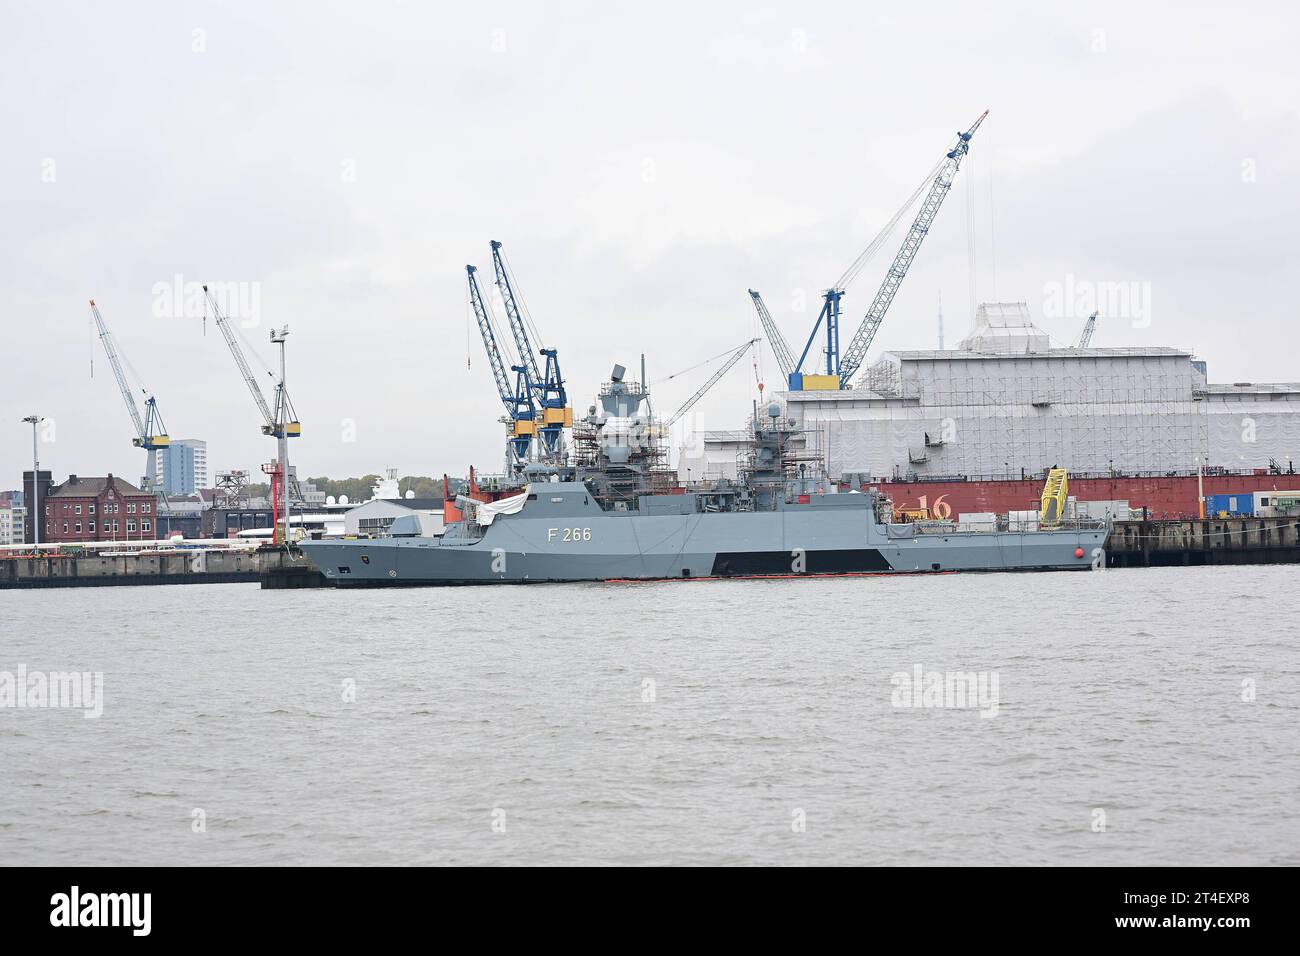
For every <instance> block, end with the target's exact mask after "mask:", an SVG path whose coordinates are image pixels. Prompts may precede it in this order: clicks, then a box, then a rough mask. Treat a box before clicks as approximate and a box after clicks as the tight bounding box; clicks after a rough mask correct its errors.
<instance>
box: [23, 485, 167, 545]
mask: <svg viewBox="0 0 1300 956" xmlns="http://www.w3.org/2000/svg"><path fill="white" fill-rule="evenodd" d="M41 511H42V512H44V522H45V525H44V527H43V528H42V530H41V541H43V542H44V541H49V542H52V543H53V542H67V543H69V544H72V543H76V542H80V541H152V540H153V539H155V538H156V537H157V536H158V530H159V529H158V528H157V526H156V522H157V511H158V500H157V499H156V498H155V497H154V496H153V495H152V494H150V493H149V492H147V491H141V490H140V489H139V488H137V487H136V486H135V485H133V484H131V483H130V482H129V481H124V480H123V479H121V478H116V477H114V476H113V475H108V476H107V477H104V478H79V477H77V476H76V475H69V476H68V480H67V481H65V482H64V483H63V484H61V485H55V486H54V487H53V488H51V489H50V490H49V492H48V494H45V495H42V496H41Z"/></svg>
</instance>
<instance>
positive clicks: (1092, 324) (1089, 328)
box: [1075, 312, 1097, 349]
mask: <svg viewBox="0 0 1300 956" xmlns="http://www.w3.org/2000/svg"><path fill="white" fill-rule="evenodd" d="M1096 328H1097V313H1096V312H1094V313H1092V315H1090V316H1088V321H1087V322H1085V323H1084V324H1083V331H1082V332H1080V333H1079V343H1078V344H1077V345H1076V346H1075V348H1076V349H1086V348H1087V347H1088V343H1089V342H1091V341H1092V333H1093V332H1094V331H1095V330H1096Z"/></svg>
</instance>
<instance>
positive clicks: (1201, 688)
mask: <svg viewBox="0 0 1300 956" xmlns="http://www.w3.org/2000/svg"><path fill="white" fill-rule="evenodd" d="M1295 575H1296V573H1295V569H1294V568H1293V567H1285V566H1280V567H1279V566H1268V567H1253V566H1252V567H1204V568H1159V569H1155V568H1153V569H1147V570H1107V571H1099V572H1090V573H1073V574H1067V573H1057V574H970V575H950V574H940V575H929V576H894V577H886V576H876V577H853V578H818V579H808V580H767V581H763V580H748V581H746V580H731V581H707V580H702V581H684V582H661V583H644V584H590V585H538V586H527V587H491V586H488V587H468V588H420V589H402V590H362V591H334V590H314V591H263V590H260V589H259V588H258V587H257V585H255V584H214V585H194V586H186V587H148V588H140V587H134V588H91V589H72V590H66V591H9V592H3V593H0V602H3V607H4V612H5V613H4V617H5V626H4V630H3V638H2V640H0V679H2V678H3V676H4V674H9V675H12V679H11V683H10V686H11V688H17V690H18V692H21V691H22V688H21V687H18V685H17V683H16V682H17V676H16V675H18V674H19V673H20V669H21V672H22V673H24V674H26V675H28V679H29V680H30V675H32V674H56V673H67V672H79V673H81V672H85V673H93V674H102V685H101V686H102V694H101V698H100V699H99V700H98V704H100V705H102V707H101V708H100V709H101V712H100V713H99V714H98V715H92V716H89V717H88V716H86V715H87V714H88V713H91V711H90V710H89V709H88V708H87V707H85V706H82V707H80V708H78V707H76V706H63V707H54V706H48V704H49V703H52V702H53V701H45V702H44V704H43V703H42V700H41V699H40V698H32V697H31V695H30V694H29V695H28V698H27V699H25V700H24V701H23V704H24V706H17V702H16V701H15V700H14V699H13V697H12V695H11V697H10V698H9V699H8V700H7V701H6V702H5V703H6V706H3V707H0V765H2V766H3V773H0V859H3V861H4V863H5V864H8V865H28V864H55V863H58V864H86V865H97V864H110V863H112V864H131V863H134V864H290V863H320V864H332V863H355V864H451V863H459V864H472V863H483V864H543V863H556V862H570V863H593V864H660V863H662V864H667V863H680V864H708V863H723V864H805V863H807V864H812V863H838V864H856V863H862V864H930V863H947V864H1017V863H1025V864H1083V865H1092V864H1119V865H1137V864H1249V865H1255V864H1292V865H1295V864H1298V863H1300V802H1298V801H1297V800H1296V793H1297V792H1300V735H1298V734H1297V731H1296V728H1297V726H1300V655H1298V654H1297V638H1296V631H1295V626H1294V621H1295V611H1296V599H1295V597H1296V585H1295V581H1296V576H1295ZM934 675H938V676H937V678H935V680H932V679H931V678H932V677H934ZM951 675H958V677H957V679H956V681H955V682H954V680H953V679H951ZM967 677H969V681H967ZM953 687H956V688H957V689H958V690H961V689H962V688H963V687H964V688H967V689H968V690H969V691H970V693H969V694H954V693H953V692H952V689H953ZM936 688H937V689H936ZM931 691H934V692H933V693H931ZM83 705H84V701H83Z"/></svg>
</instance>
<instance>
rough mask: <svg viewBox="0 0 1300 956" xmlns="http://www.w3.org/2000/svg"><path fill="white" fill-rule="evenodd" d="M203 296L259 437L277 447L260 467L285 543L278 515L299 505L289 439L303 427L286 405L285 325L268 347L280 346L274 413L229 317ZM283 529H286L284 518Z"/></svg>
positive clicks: (206, 291) (277, 538)
mask: <svg viewBox="0 0 1300 956" xmlns="http://www.w3.org/2000/svg"><path fill="white" fill-rule="evenodd" d="M203 294H204V295H205V296H206V297H207V303H208V305H210V306H211V307H212V315H213V318H214V319H215V320H216V323H217V328H219V329H220V330H221V334H222V335H223V336H224V337H225V339H226V345H228V346H229V347H230V354H231V355H233V356H234V358H235V364H236V365H237V366H239V374H240V376H241V377H242V378H243V379H244V384H245V385H247V386H248V391H249V392H250V393H251V394H252V396H253V402H254V403H255V404H256V405H257V410H258V411H259V412H261V413H262V434H263V435H270V436H271V437H272V438H274V439H275V440H276V443H277V444H276V450H277V458H276V461H275V462H273V463H272V464H271V465H270V466H267V465H263V466H262V470H263V471H264V472H266V473H267V474H268V475H270V476H271V508H272V513H273V515H274V517H275V541H276V543H277V544H279V543H282V542H283V540H284V538H283V537H282V533H281V531H280V523H279V516H280V513H281V511H282V510H284V511H286V512H287V510H288V509H287V507H286V505H287V504H288V503H289V502H291V501H292V500H293V499H297V500H298V501H300V502H301V501H302V493H301V491H300V490H299V488H298V483H297V482H296V481H292V480H290V478H289V439H290V438H298V437H300V436H301V435H302V425H301V424H300V423H299V421H298V416H297V414H296V413H295V412H294V409H293V403H292V402H290V401H289V391H288V389H287V388H286V387H285V374H284V371H285V369H284V343H285V339H287V338H288V336H289V327H288V326H287V325H286V326H285V327H284V328H282V329H271V343H272V344H274V345H278V346H280V379H279V381H278V382H276V384H275V409H274V411H273V410H272V408H271V406H270V405H269V404H267V401H266V396H265V395H263V394H262V388H261V386H260V385H258V384H257V379H256V378H255V377H254V376H253V370H252V369H251V368H249V366H248V360H247V359H246V358H244V350H243V349H242V348H240V346H239V338H238V337H237V336H236V334H235V330H234V329H232V328H231V327H230V317H229V316H228V315H226V314H224V313H223V312H222V311H221V307H220V306H219V305H218V304H217V297H216V296H215V295H213V294H212V291H211V290H210V289H209V288H208V287H207V286H206V285H205V286H204V287H203ZM267 374H268V375H270V374H271V372H270V371H269V370H268V372H267ZM285 528H286V530H287V529H288V520H287V518H286V522H285Z"/></svg>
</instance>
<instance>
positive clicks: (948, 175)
mask: <svg viewBox="0 0 1300 956" xmlns="http://www.w3.org/2000/svg"><path fill="white" fill-rule="evenodd" d="M988 115H989V112H988V110H985V111H984V112H983V113H981V114H980V117H979V119H977V120H976V121H975V122H974V123H973V124H971V126H970V128H969V129H967V130H966V131H965V132H959V133H958V134H957V140H956V142H955V143H954V144H953V146H952V147H951V148H950V149H949V150H948V151H947V153H946V154H945V156H944V158H943V159H941V160H940V161H939V162H938V163H937V164H936V165H935V167H934V168H933V169H931V170H930V172H928V173H927V174H926V177H925V179H924V180H922V182H921V185H920V186H918V187H917V189H916V191H915V192H913V193H912V195H911V197H910V198H909V199H908V201H907V202H906V203H905V204H904V205H903V206H902V208H900V209H899V210H898V212H897V213H895V214H894V217H893V218H892V219H891V220H890V221H889V222H888V223H887V224H886V225H885V228H884V229H882V230H881V231H880V233H879V234H878V235H877V236H876V238H875V239H873V240H872V242H871V244H870V245H869V246H867V248H866V249H864V250H863V251H862V253H861V255H859V256H858V258H857V259H855V260H854V261H853V263H852V265H850V266H849V267H848V269H846V270H845V271H844V274H843V275H841V276H840V278H839V280H838V281H837V282H836V283H835V284H834V285H833V286H831V287H830V288H829V289H827V290H826V291H825V292H824V293H823V300H824V301H823V303H822V308H821V312H820V313H819V314H818V316H817V321H816V323H814V325H813V329H812V332H811V333H810V334H809V336H808V342H807V344H805V345H804V349H803V353H802V354H801V355H800V356H799V361H798V362H793V361H792V359H791V358H790V356H789V349H788V348H787V349H786V350H785V351H786V356H785V358H784V359H783V357H782V355H781V354H780V352H779V351H778V348H779V346H778V343H781V344H783V340H782V339H781V338H780V333H779V332H777V330H776V326H775V324H774V323H772V317H771V316H770V315H768V314H767V309H766V307H765V306H763V303H762V299H761V298H760V297H759V296H758V295H757V293H755V292H754V291H753V290H750V296H751V297H752V298H753V299H754V305H755V307H756V308H757V309H758V313H759V318H761V319H762V320H763V325H764V328H766V329H767V336H768V341H769V342H771V343H772V348H773V351H774V352H777V363H778V364H779V365H781V367H782V371H783V372H786V365H787V364H789V365H790V366H791V367H790V370H789V371H788V372H786V381H787V383H788V385H789V387H790V389H791V390H793V391H801V390H805V389H813V390H817V389H843V388H848V387H849V381H850V380H851V379H852V378H853V376H854V374H855V373H856V372H857V371H858V369H859V368H860V367H861V366H862V360H863V358H865V357H866V354H867V349H868V348H870V347H871V342H872V340H873V339H874V338H875V337H876V332H877V331H878V330H879V329H880V324H881V323H882V322H883V321H884V319H885V313H886V312H888V311H889V306H890V304H891V303H892V302H893V301H894V296H895V295H896V294H897V292H898V288H899V286H900V285H902V282H903V279H904V277H906V275H907V271H908V269H910V268H911V267H912V262H913V261H914V260H915V259H916V254H917V252H918V251H919V250H920V248H921V242H922V241H923V240H924V239H925V237H926V235H928V234H929V232H930V227H931V226H932V225H933V224H934V219H935V216H937V215H938V213H939V207H940V206H941V205H942V204H943V200H944V197H945V196H947V195H948V191H949V190H950V189H951V188H952V183H953V178H954V177H955V176H956V175H957V170H958V169H959V168H960V167H961V161H962V160H963V159H964V158H965V156H966V154H967V153H968V152H969V151H970V141H971V138H972V137H973V136H974V135H975V131H976V130H977V129H979V127H980V124H981V123H983V122H984V117H986V116H988ZM918 199H919V200H920V201H921V207H920V209H919V211H918V212H917V214H916V218H915V219H914V220H913V221H912V225H911V227H910V228H909V229H908V231H907V235H906V237H904V239H903V244H902V246H901V247H900V248H899V250H898V252H897V254H896V255H895V256H894V261H893V263H892V264H891V265H890V267H889V271H888V272H886V273H885V278H884V281H883V282H882V283H881V285H880V289H879V290H878V291H877V292H876V297H875V298H874V299H873V300H872V302H871V307H870V308H869V309H867V313H866V315H865V316H864V317H863V319H862V324H861V325H860V326H858V330H857V331H856V332H855V333H854V335H853V338H852V339H851V340H850V342H849V345H848V348H846V349H845V350H844V351H843V354H841V352H840V300H841V299H842V298H843V297H844V293H845V290H846V289H847V288H848V285H849V283H851V282H852V281H853V280H854V279H856V278H857V277H858V275H859V273H861V271H862V269H863V268H864V267H865V266H866V264H867V262H868V261H869V260H870V259H871V257H872V256H873V255H875V253H876V252H877V251H878V250H879V249H880V247H881V246H882V245H884V243H885V241H886V240H887V239H888V238H889V235H890V233H891V232H892V231H893V229H894V227H895V226H896V225H898V223H899V222H900V221H901V220H902V218H903V216H904V214H905V213H906V212H907V211H908V210H909V209H911V208H912V206H913V205H915V204H916V202H917V200H918ZM823 324H824V325H825V327H826V331H825V343H826V344H825V347H824V349H823V351H824V353H825V356H826V362H825V371H824V373H822V372H811V371H810V372H809V373H807V374H805V373H804V371H803V369H804V363H805V362H806V361H807V359H808V353H809V352H810V351H811V350H812V346H813V343H814V342H815V341H816V340H817V335H818V332H819V331H820V330H821V328H822V326H823Z"/></svg>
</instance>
